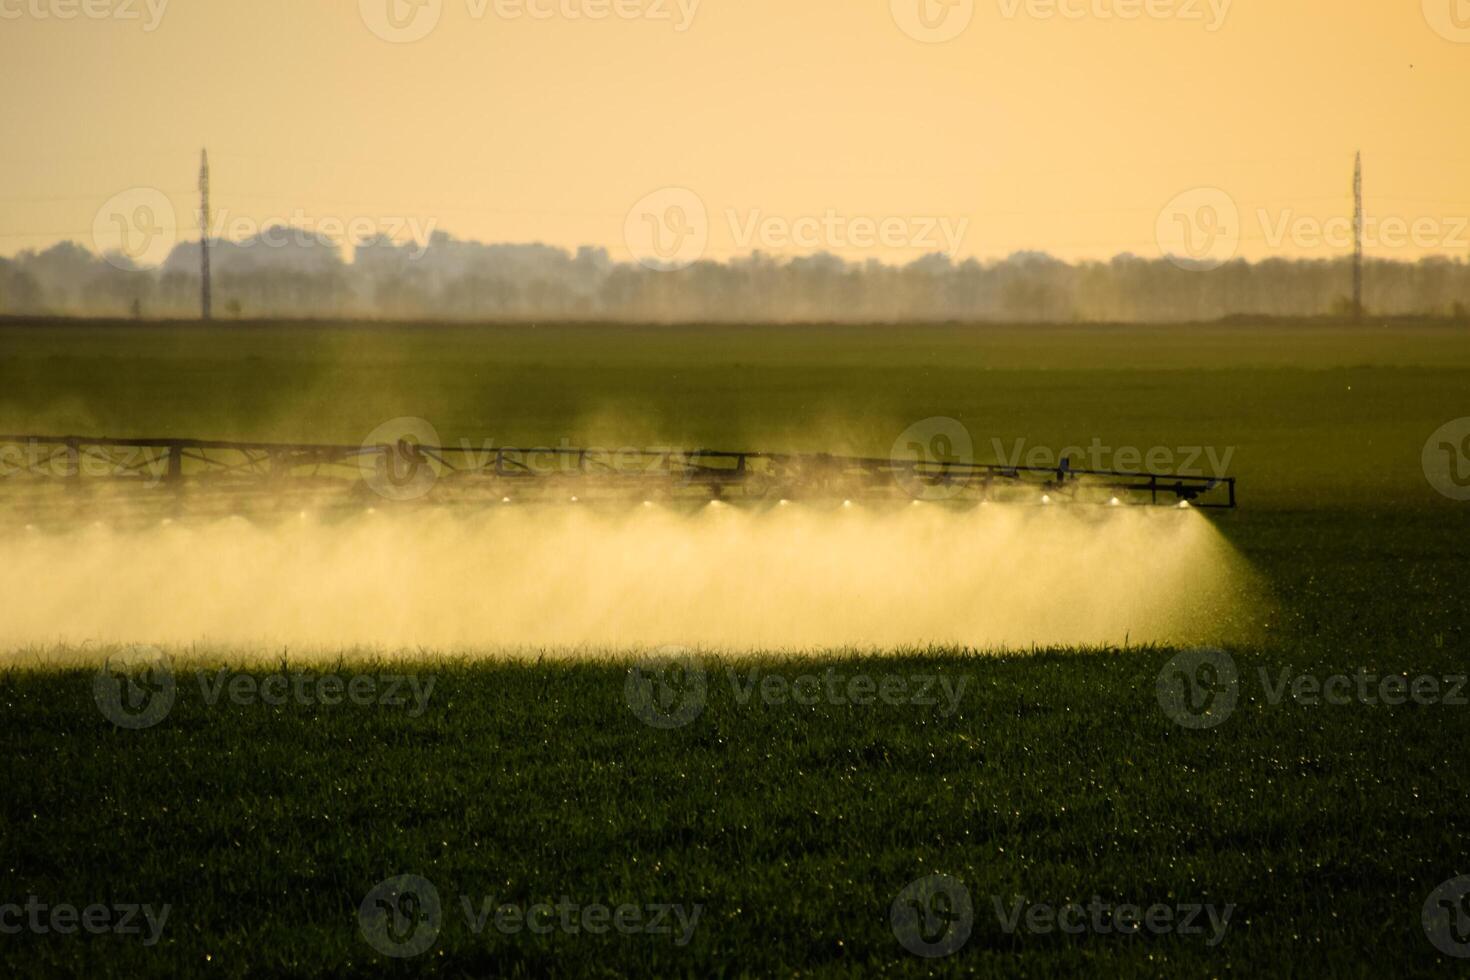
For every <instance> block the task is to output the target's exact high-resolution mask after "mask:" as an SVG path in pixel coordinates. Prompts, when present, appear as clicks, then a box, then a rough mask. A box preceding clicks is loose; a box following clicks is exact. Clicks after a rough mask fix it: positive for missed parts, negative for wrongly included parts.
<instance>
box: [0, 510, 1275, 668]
mask: <svg viewBox="0 0 1470 980" xmlns="http://www.w3.org/2000/svg"><path fill="white" fill-rule="evenodd" d="M1252 580H1253V576H1252V574H1251V572H1250V570H1249V568H1248V567H1247V566H1246V565H1245V563H1244V562H1243V561H1242V560H1241V559H1240V558H1239V556H1238V555H1237V554H1236V553H1235V552H1234V550H1233V549H1232V548H1231V546H1230V545H1229V544H1228V543H1227V542H1226V541H1225V540H1224V538H1223V537H1222V536H1221V535H1220V534H1219V532H1218V531H1217V530H1216V529H1215V528H1214V526H1213V525H1212V524H1211V523H1210V522H1209V521H1208V520H1207V519H1206V518H1205V517H1204V516H1203V515H1202V514H1200V513H1199V512H1196V511H1180V510H1172V509H1171V510H1162V509H1153V508H1142V507H1140V508H1131V507H1124V508H1095V507H1083V506H1075V507H1072V506H1051V507H1042V506H1005V505H995V506H983V507H971V508H968V509H954V508H950V507H948V506H945V505H942V504H937V503H932V502H926V503H923V504H914V505H884V506H881V507H880V506H877V505H871V506H870V505H864V504H861V503H855V504H852V505H849V506H842V505H840V504H827V503H823V504H803V503H799V502H793V503H791V504H789V505H782V506H777V505H772V506H770V507H768V508H765V509H761V510H749V509H745V508H742V507H737V506H730V505H725V504H719V503H712V504H705V505H700V506H698V507H697V508H693V509H691V508H677V507H670V506H664V505H659V504H649V505H645V506H638V505H636V504H633V505H618V506H616V507H612V506H601V505H599V506H594V505H581V506H578V505H575V504H527V505H521V506H517V505H504V506H492V507H489V508H477V509H473V510H470V509H463V508H459V509H456V508H449V507H430V508H422V509H406V510H387V509H380V510H376V511H368V510H362V511H358V512H354V513H352V514H350V515H347V516H344V515H342V514H340V513H338V514H331V513H327V514H323V515H317V514H315V513H313V512H311V511H303V512H301V513H300V514H292V515H291V516H289V517H287V518H285V519H276V520H272V521H269V522H262V521H255V520H248V519H245V518H243V517H226V518H221V519H218V520H208V521H203V522H185V521H180V522H177V523H164V522H158V523H151V524H150V525H149V526H147V527H132V528H128V529H122V528H114V527H109V526H107V525H106V524H105V523H100V522H99V523H94V524H90V525H85V526H72V527H70V528H69V529H65V530H61V529H57V530H48V529H46V528H44V527H31V528H27V529H25V530H23V531H22V530H19V529H17V530H16V532H15V533H14V534H13V535H12V536H11V539H10V542H9V544H8V545H7V555H6V558H5V560H4V561H3V562H0V612H3V615H0V647H4V648H7V649H10V650H16V651H21V652H22V653H20V654H16V656H20V655H23V653H24V651H27V650H29V651H31V652H32V653H34V652H35V651H36V650H40V649H46V648H50V647H56V646H63V647H68V648H73V647H81V648H84V649H87V648H99V647H106V646H108V645H115V644H133V643H139V644H156V645H159V646H167V647H180V646H187V645H194V644H199V645H208V646H213V647H218V648H223V649H230V650H257V651H259V652H260V653H261V654H262V655H265V654H267V652H279V650H280V648H282V647H289V648H290V649H291V650H292V651H293V652H295V651H299V652H310V651H312V650H317V651H324V652H325V651H333V650H343V649H354V648H356V649H364V648H365V649H370V650H374V651H378V652H394V651H410V650H412V651H424V650H434V651H442V652H446V653H449V652H455V653H472V654H484V655H487V656H496V655H511V654H514V653H516V652H524V651H527V650H546V651H557V652H560V653H562V654H566V655H571V656H577V655H593V654H596V653H599V652H601V653H612V652H618V651H623V650H630V649H649V648H658V647H662V646H666V645H679V646H686V647H691V648H697V649H710V650H720V651H729V652H739V651H752V650H772V651H777V650H779V651H820V650H824V649H835V648H848V649H853V648H856V649H877V648H892V647H915V646H929V645H934V646H956V647H969V648H976V649H985V650H999V649H1002V648H1012V649H1015V648H1019V649H1031V648H1033V647H1043V646H1062V645H1067V646H1072V645H1090V646H1103V645H1106V646H1122V645H1124V644H1125V643H1127V644H1133V645H1138V644H1147V643H1185V642H1207V641H1225V640H1228V639H1230V638H1231V636H1232V635H1233V634H1237V633H1239V631H1240V630H1241V629H1242V628H1243V627H1242V624H1243V623H1244V622H1245V620H1246V619H1247V618H1248V617H1249V615H1250V613H1251V611H1252V610H1253V609H1254V608H1256V607H1255V605H1254V603H1255V602H1256V600H1255V598H1254V597H1253V596H1252V591H1253V588H1254V586H1253V584H1252Z"/></svg>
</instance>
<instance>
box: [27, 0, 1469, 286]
mask: <svg viewBox="0 0 1470 980" xmlns="http://www.w3.org/2000/svg"><path fill="white" fill-rule="evenodd" d="M390 4H391V5H392V6H391V7H390ZM418 35H423V36H421V37H419V36H418ZM951 35H952V36H951ZM414 38H417V39H414ZM945 38H948V39H947V40H945ZM0 65H3V68H0V72H3V75H4V81H5V91H6V95H5V98H4V99H3V100H0V132H3V133H4V136H5V138H4V141H3V144H0V185H3V186H0V253H4V254H9V253H11V252H14V251H17V250H19V249H22V248H29V247H38V246H44V245H47V244H50V243H52V242H54V241H56V240H58V239H61V238H72V239H75V240H78V241H82V242H84V243H86V244H88V245H89V246H91V245H93V244H94V241H96V240H97V239H98V238H99V237H100V238H105V237H106V235H105V234H104V232H105V230H106V229H107V228H109V227H110V226H111V225H112V224H113V222H114V221H115V219H114V218H112V216H111V214H109V213H108V209H109V208H111V209H112V210H114V211H116V210H118V208H119V207H121V208H122V210H123V211H124V212H125V213H126V214H127V215H128V218H127V219H126V220H129V221H131V220H134V219H136V218H137V216H138V213H139V212H138V211H137V202H138V201H139V200H140V199H146V198H147V192H146V191H145V192H141V193H142V194H143V195H144V197H143V198H140V197H139V193H140V192H137V191H133V192H131V194H130V196H126V197H124V198H122V199H121V200H122V201H123V202H124V204H123V205H121V206H120V205H117V204H112V205H108V204H107V202H108V201H109V199H112V198H113V197H114V195H116V194H118V193H119V192H125V191H128V190H129V189H130V188H140V187H141V188H157V189H159V190H161V191H162V192H163V193H164V194H165V195H166V196H167V197H168V198H169V201H170V203H171V205H172V207H173V209H174V211H175V213H176V215H177V219H176V222H177V224H179V225H181V226H188V225H190V224H192V222H193V221H194V220H195V210H194V209H195V204H194V184H195V178H196V172H197V168H198V151H199V148H200V147H201V146H208V148H209V151H210V156H211V160H212V162H213V182H214V199H215V205H216V208H217V209H219V210H221V211H222V212H223V215H222V217H223V219H224V220H222V222H221V223H220V224H217V225H216V229H217V230H218V231H219V232H221V233H223V234H227V235H232V236H233V235H235V234H238V233H240V232H244V231H249V230H251V229H252V227H253V226H254V225H256V224H258V223H261V222H269V221H271V220H275V221H284V222H294V223H297V224H302V223H305V224H308V225H311V226H314V227H320V228H321V229H322V230H324V231H326V232H327V233H329V234H332V235H334V236H336V235H338V233H339V229H345V228H346V227H347V226H349V223H350V226H351V227H353V228H355V229H357V230H359V231H361V230H363V229H365V228H368V227H379V228H382V229H384V230H386V231H389V232H394V233H397V234H399V235H400V236H402V235H407V234H411V233H413V232H414V231H418V232H419V233H422V232H424V231H426V230H428V229H430V228H437V229H441V230H444V231H448V232H450V233H452V234H454V235H456V236H460V237H474V238H479V239H483V240H496V241H544V242H548V243H552V244H557V245H564V246H574V245H577V244H583V243H588V244H597V245H605V246H607V247H608V248H609V249H610V250H611V251H612V253H613V255H614V257H616V258H623V259H626V258H628V257H629V255H630V242H631V243H632V245H633V246H634V247H635V248H645V247H648V246H649V242H650V238H649V236H652V235H654V234H655V233H657V235H658V241H662V242H666V243H669V244H667V245H666V246H665V247H667V248H669V249H672V248H674V246H675V245H681V246H682V247H684V248H685V254H683V255H680V256H678V257H680V258H688V257H692V256H691V254H690V253H689V252H688V249H689V248H690V247H693V248H694V249H696V251H697V252H698V254H703V255H705V256H706V257H710V258H727V257H729V256H730V255H732V254H741V253H745V252H748V251H750V250H751V249H753V248H763V249H764V250H766V251H770V252H776V253H792V252H809V251H815V250H817V249H818V248H827V249H829V250H831V251H835V252H838V253H839V254H843V255H845V256H847V257H850V258H862V257H865V256H872V257H877V258H882V259H884V260H887V261H893V260H904V259H907V258H912V257H915V256H917V255H918V254H921V253H922V252H924V251H926V250H935V249H941V250H948V249H950V248H951V247H955V251H956V254H957V255H958V256H960V257H968V256H979V257H984V258H989V257H998V256H1002V255H1005V254H1008V253H1010V252H1012V251H1014V250H1017V249H1023V248H1034V249H1045V250H1047V251H1050V252H1052V253H1054V254H1057V255H1059V256H1062V257H1066V258H1084V257H1107V256H1110V255H1112V254H1114V253H1116V252H1121V251H1133V252H1135V253H1138V254H1141V255H1150V256H1155V255H1158V254H1160V252H1161V246H1160V241H1161V239H1163V240H1164V241H1165V243H1166V244H1167V243H1168V242H1169V241H1170V236H1171V235H1172V236H1175V237H1176V238H1177V237H1178V236H1181V235H1184V234H1185V233H1186V232H1187V233H1188V236H1189V243H1188V246H1187V247H1189V248H1192V249H1193V250H1194V251H1195V253H1196V254H1204V252H1206V251H1209V250H1211V249H1213V250H1214V251H1213V252H1212V254H1211V257H1216V258H1219V257H1226V251H1225V250H1228V252H1229V253H1231V254H1240V255H1245V256H1248V257H1261V256H1265V255H1272V254H1280V255H1322V256H1328V255H1334V254H1342V253H1343V252H1344V251H1345V249H1344V248H1343V246H1344V245H1345V244H1346V240H1345V238H1344V237H1343V236H1344V234H1345V228H1343V227H1339V228H1338V229H1337V233H1336V244H1330V243H1329V244H1321V243H1318V242H1317V240H1316V236H1315V235H1314V233H1313V229H1314V227H1315V226H1314V224H1313V221H1314V219H1325V218H1328V217H1333V216H1346V215H1347V214H1348V212H1349V211H1350V207H1351V196H1350V187H1351V171H1352V159H1353V152H1354V150H1355V149H1358V148H1361V149H1362V151H1363V154H1364V159H1365V167H1366V175H1367V179H1366V187H1367V197H1368V209H1369V217H1370V222H1372V223H1371V224H1370V228H1369V243H1370V253H1371V254H1378V255H1386V256H1397V257H1404V258H1413V257H1416V256H1418V255H1420V254H1423V253H1424V252H1425V251H1441V252H1448V253H1451V254H1457V255H1467V254H1470V229H1467V227H1466V223H1465V217H1464V216H1470V125H1467V116H1466V108H1465V97H1466V95H1467V93H1470V0H1422V3H1421V0H1397V2H1384V0H1350V2H1343V0H1233V2H1232V0H948V4H946V2H944V0H891V2H890V0H682V2H681V0H309V2H308V0H171V2H164V0H152V7H151V8H150V6H149V5H148V2H147V0H0ZM668 187H674V188H683V189H687V191H689V192H692V195H691V194H689V193H685V192H683V191H676V192H667V191H662V192H661V189H663V188H668ZM1197 188H1217V189H1218V190H1196V189H1197ZM655 192H660V193H657V194H655V196H654V197H652V198H651V199H649V201H648V202H647V203H646V204H644V205H641V206H639V207H636V208H635V205H637V204H638V202H640V201H641V200H644V199H645V198H647V196H648V195H650V194H654V193H655ZM1222 192H1223V195H1222ZM1181 194H1183V195H1184V196H1183V197H1182V198H1180V197H1179V195H1181ZM1171 202H1174V203H1172V204H1171ZM676 205H677V206H678V207H679V208H682V210H677V209H675V207H674V206H676ZM1231 206H1233V207H1234V208H1236V209H1237V214H1234V215H1233V214H1231V213H1230V208H1231ZM630 210H631V211H632V214H631V217H630ZM701 210H702V211H703V215H701V214H700V213H699V212H700V211H701ZM1263 211H1264V213H1263ZM148 216H152V218H153V223H154V225H155V227H166V228H168V229H171V228H172V226H173V225H174V223H175V221H170V220H166V219H167V214H166V213H165V214H163V215H158V214H156V213H155V212H154V211H152V210H150V211H149V212H147V214H146V215H145V218H146V217H148ZM1396 220H1397V221H1402V222H1403V228H1402V232H1400V228H1399V226H1398V225H1397V224H1396V223H1395V221H1396ZM1380 221H1382V222H1384V224H1383V225H1382V226H1381V227H1380V226H1379V224H1378V223H1379V222H1380ZM1416 223H1417V227H1415V224H1416ZM94 228H97V229H100V231H99V232H98V233H97V235H96V236H94ZM681 232H682V233H683V234H682V236H681V235H680V233H681ZM186 233H189V234H192V232H188V231H187V228H186ZM640 236H641V237H640ZM793 237H794V239H795V240H794V242H793V241H792V239H793ZM1326 237H1327V238H1328V239H1333V238H1334V234H1333V229H1331V228H1328V229H1327V235H1326ZM690 242H692V243H693V245H692V246H691V245H690ZM104 244H105V242H104ZM1175 244H1177V241H1176V242H1175ZM1170 247H1171V248H1172V247H1173V246H1170Z"/></svg>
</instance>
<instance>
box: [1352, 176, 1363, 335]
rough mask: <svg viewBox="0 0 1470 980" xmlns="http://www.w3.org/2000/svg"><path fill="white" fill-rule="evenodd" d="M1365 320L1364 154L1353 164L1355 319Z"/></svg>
mask: <svg viewBox="0 0 1470 980" xmlns="http://www.w3.org/2000/svg"><path fill="white" fill-rule="evenodd" d="M1362 318H1363V154H1362V152H1361V151H1359V153H1358V155H1357V159H1356V161H1355V162H1354V164H1353V319H1355V320H1361V319H1362Z"/></svg>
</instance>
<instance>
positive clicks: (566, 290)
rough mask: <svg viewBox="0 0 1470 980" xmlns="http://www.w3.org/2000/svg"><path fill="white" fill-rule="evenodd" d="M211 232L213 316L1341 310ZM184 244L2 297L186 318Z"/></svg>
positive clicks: (534, 249)
mask: <svg viewBox="0 0 1470 980" xmlns="http://www.w3.org/2000/svg"><path fill="white" fill-rule="evenodd" d="M282 237H283V238H285V239H287V240H288V243H287V244H285V245H279V244H268V243H266V242H264V241H259V240H256V241H245V242H219V243H215V244H214V245H212V252H213V265H214V269H215V276H214V295H215V309H216V316H223V317H229V316H232V315H233V316H245V317H251V318H264V317H367V318H374V317H377V318H392V319H425V320H439V319H443V320H472V319H543V318H544V319H578V320H594V319H608V320H630V321H774V322H781V321H838V322H841V321H867V322H872V321H889V320H891V321H916V320H923V321H947V320H1001V321H1019V322H1026V321H1048V322H1057V321H1181V320H1214V319H1219V318H1222V317H1227V316H1231V315H1259V316H1280V317H1305V316H1321V315H1331V314H1341V313H1344V312H1347V311H1349V310H1350V309H1351V300H1350V298H1349V296H1350V292H1351V283H1352V274H1351V266H1350V263H1349V260H1348V259H1347V258H1336V259H1312V260H1290V259H1267V260H1265V261H1259V262H1247V261H1244V260H1237V261H1233V262H1230V263H1227V264H1225V265H1223V266H1221V267H1219V268H1215V269H1209V270H1204V269H1192V268H1186V267H1181V266H1180V265H1179V264H1176V263H1175V262H1173V261H1170V260H1167V259H1145V258H1140V257H1137V256H1133V255H1120V256H1117V257H1116V258H1113V259H1111V260H1110V261H1105V262H1081V263H1068V262H1062V261H1060V260H1058V259H1055V258H1052V257H1051V256H1049V255H1046V254H1043V253H1037V252H1021V253H1017V254H1015V255H1012V256H1011V257H1009V258H1007V259H1004V260H1000V261H988V262H981V261H976V260H966V261H963V262H953V261H951V260H950V259H948V258H946V257H944V256H942V255H930V256H925V257H923V258H920V259H918V260H916V261H914V262H911V263H909V264H907V265H901V266H899V265H887V264H883V263H881V262H878V261H867V262H860V263H859V262H849V261H844V260H843V259H841V258H838V257H836V256H833V255H828V254H819V255H813V256H808V257H801V258H790V259H777V258H773V257H770V256H767V255H762V254H759V253H757V254H755V255H751V256H749V257H746V258H740V259H734V260H731V261H728V262H712V261H710V262H698V263H695V264H694V265H691V266H689V267H687V268H683V269H678V270H659V269H649V268H644V267H643V266H640V265H637V264H630V263H619V262H613V261H612V260H610V259H609V257H608V254H607V252H606V250H604V249H600V248H590V247H583V248H580V249H578V250H577V251H576V252H574V253H573V252H569V251H567V250H565V249H560V248H553V247H550V246H546V245H499V244H492V245H487V244H481V243H479V242H471V241H462V240H456V239H454V238H452V237H450V236H448V235H445V234H444V233H442V232H439V233H436V234H435V235H434V236H433V238H432V239H431V240H430V241H429V242H427V243H425V244H422V245H413V244H410V245H395V244H393V243H391V242H387V241H382V240H379V241H373V242H367V243H364V244H362V245H359V246H357V247H356V248H355V249H354V254H353V261H351V262H347V261H344V260H343V257H342V254H341V251H340V250H339V249H338V248H337V247H336V246H335V245H333V244H332V243H331V242H328V241H325V240H315V241H311V240H307V239H305V238H303V237H302V236H282ZM198 250H199V246H198V243H188V244H183V245H179V246H177V247H175V248H174V250H173V252H172V253H171V254H170V256H169V258H168V260H167V261H166V262H164V263H163V265H162V266H160V267H157V268H150V269H140V268H136V267H133V266H131V265H130V263H128V262H127V260H126V259H125V258H123V257H121V256H116V255H114V256H109V257H107V258H103V257H100V256H97V255H95V254H93V253H92V252H90V251H88V250H87V249H85V248H83V247H81V246H79V245H76V244H73V243H62V244H59V245H55V246H53V247H51V248H48V249H46V250H44V251H26V252H21V253H20V254H18V255H16V256H14V257H13V258H9V259H0V313H4V314H48V315H63V316H66V315H76V316H129V315H131V316H148V317H192V316H195V315H196V314H197V311H198V295H199V273H198V268H199V261H198V255H199V251H198ZM1364 301H1365V305H1366V307H1367V309H1368V310H1369V311H1370V312H1371V313H1374V314H1378V315H1384V316H1402V315H1433V316H1459V317H1466V316H1467V315H1470V262H1467V261H1466V259H1464V258H1442V257H1436V258H1426V259H1422V260H1420V261H1418V262H1401V261H1387V260H1371V261H1370V262H1369V263H1368V266H1367V273H1366V288H1365V295H1364Z"/></svg>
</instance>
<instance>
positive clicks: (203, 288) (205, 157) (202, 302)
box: [199, 150, 214, 320]
mask: <svg viewBox="0 0 1470 980" xmlns="http://www.w3.org/2000/svg"><path fill="white" fill-rule="evenodd" d="M199 279H200V287H199V288H200V291H199V314H200V316H201V317H202V318H203V319H205V320H208V319H209V318H210V314H211V312H212V307H213V305H214V304H213V299H212V297H211V296H210V290H209V285H210V283H209V151H208V150H200V151H199Z"/></svg>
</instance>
